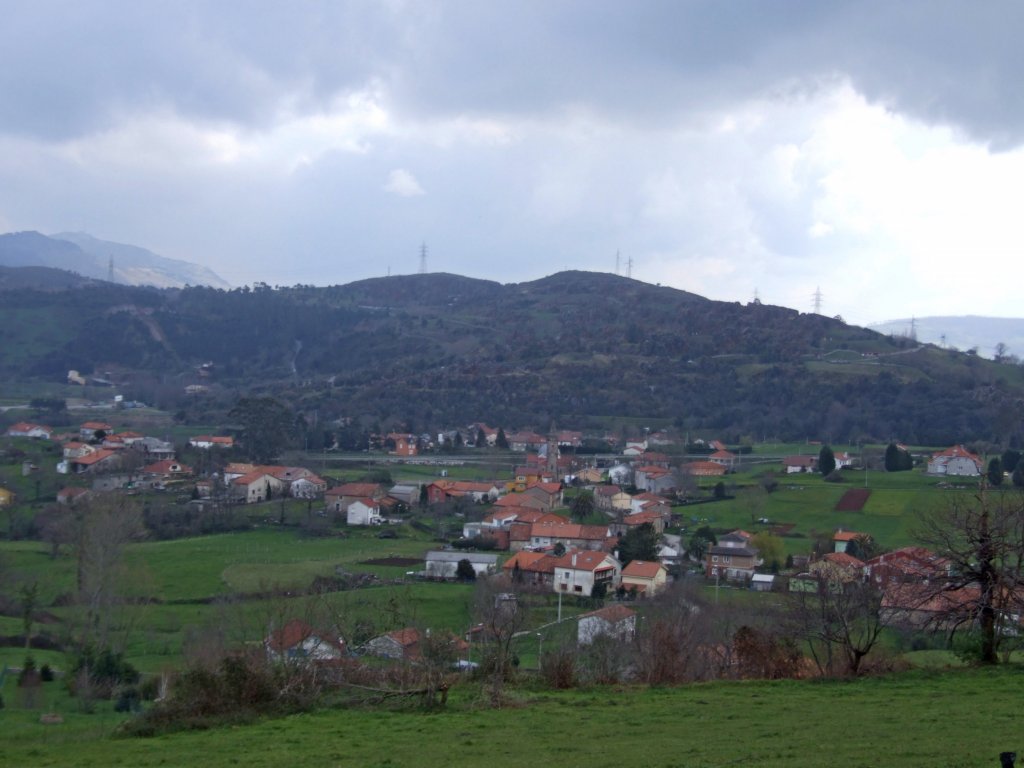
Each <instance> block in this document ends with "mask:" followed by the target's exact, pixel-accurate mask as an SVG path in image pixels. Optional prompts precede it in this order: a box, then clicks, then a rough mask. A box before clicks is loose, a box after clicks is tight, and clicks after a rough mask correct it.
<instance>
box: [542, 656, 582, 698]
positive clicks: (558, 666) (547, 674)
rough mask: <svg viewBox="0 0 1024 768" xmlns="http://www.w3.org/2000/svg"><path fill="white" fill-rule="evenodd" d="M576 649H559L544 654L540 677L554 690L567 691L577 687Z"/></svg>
mask: <svg viewBox="0 0 1024 768" xmlns="http://www.w3.org/2000/svg"><path fill="white" fill-rule="evenodd" d="M576 672H577V670H576V649H575V648H573V647H559V648H556V649H555V650H554V651H549V652H548V653H546V654H544V657H543V658H542V659H541V663H540V676H541V678H542V679H543V680H544V682H545V683H547V684H548V685H549V686H550V687H552V688H558V689H563V690H564V689H566V688H572V687H574V686H575V685H576Z"/></svg>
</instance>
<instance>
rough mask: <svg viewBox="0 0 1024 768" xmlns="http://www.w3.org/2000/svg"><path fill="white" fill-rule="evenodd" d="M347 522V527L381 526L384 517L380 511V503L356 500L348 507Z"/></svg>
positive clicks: (371, 500) (369, 500)
mask: <svg viewBox="0 0 1024 768" xmlns="http://www.w3.org/2000/svg"><path fill="white" fill-rule="evenodd" d="M347 520H348V524H349V525H381V524H382V523H383V522H384V516H383V515H382V514H381V511H380V502H379V501H374V500H373V499H357V500H356V501H353V502H352V503H351V504H349V505H348V513H347Z"/></svg>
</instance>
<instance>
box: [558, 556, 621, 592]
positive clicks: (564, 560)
mask: <svg viewBox="0 0 1024 768" xmlns="http://www.w3.org/2000/svg"><path fill="white" fill-rule="evenodd" d="M621 571H622V566H621V565H620V564H619V561H618V560H616V559H615V558H614V557H612V556H611V555H609V554H608V553H607V552H601V551H598V550H592V549H580V550H577V549H572V550H569V551H568V552H566V553H565V554H564V555H562V556H561V557H560V558H558V560H556V561H555V581H554V589H555V592H564V593H566V594H570V595H582V596H584V597H591V596H592V595H593V592H594V587H596V586H598V585H599V584H600V585H603V586H604V588H605V590H606V591H607V592H611V590H613V589H615V587H617V586H618V584H619V574H620V573H621Z"/></svg>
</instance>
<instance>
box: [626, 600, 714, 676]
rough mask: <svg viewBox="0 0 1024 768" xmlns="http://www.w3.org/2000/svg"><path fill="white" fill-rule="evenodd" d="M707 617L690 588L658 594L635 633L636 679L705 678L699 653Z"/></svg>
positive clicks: (707, 636)
mask: <svg viewBox="0 0 1024 768" xmlns="http://www.w3.org/2000/svg"><path fill="white" fill-rule="evenodd" d="M710 622H711V617H710V615H709V611H708V609H707V606H705V605H703V604H702V603H701V602H700V601H699V599H698V597H697V595H696V594H695V593H694V591H693V590H692V589H688V588H687V587H686V586H684V585H678V586H675V587H673V588H672V589H669V590H666V591H665V592H663V593H662V594H660V595H658V596H657V597H656V598H655V599H654V600H652V601H651V604H650V605H649V606H648V610H647V611H645V612H644V616H643V620H642V621H641V622H640V625H639V626H638V627H637V631H636V640H635V648H636V671H637V677H639V678H640V679H641V680H642V681H644V682H647V683H651V684H664V683H679V682H685V681H689V680H697V679H700V678H702V677H704V676H705V673H706V669H705V665H704V663H703V662H704V657H703V656H702V654H701V653H700V650H701V648H702V647H704V646H705V645H706V644H707V642H708V640H709V639H710Z"/></svg>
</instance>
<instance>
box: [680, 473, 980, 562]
mask: <svg viewBox="0 0 1024 768" xmlns="http://www.w3.org/2000/svg"><path fill="white" fill-rule="evenodd" d="M760 476H761V473H760V472H758V471H752V472H746V473H737V474H736V475H729V476H727V477H726V478H725V479H724V482H726V483H729V484H732V485H734V486H735V487H736V492H735V496H736V497H735V498H733V499H726V500H723V501H718V502H714V503H709V504H699V505H692V506H678V507H675V511H676V512H677V513H678V514H679V515H680V516H681V517H682V520H683V525H684V526H685V527H686V528H687V529H691V530H692V529H693V528H695V527H698V526H700V525H704V524H707V525H710V526H711V527H712V528H714V529H720V530H725V529H734V528H743V529H745V530H748V531H750V532H751V533H756V532H757V531H758V530H761V529H762V528H771V527H774V526H776V525H782V524H792V525H793V528H792V530H791V531H790V532H789V534H788V535H787V536H786V537H784V540H785V542H786V550H787V552H789V553H792V554H800V553H806V552H809V551H810V546H811V543H810V539H811V538H812V537H813V536H814V535H815V534H822V533H829V534H831V533H832V531H834V530H836V529H837V528H840V527H842V528H844V529H846V530H853V531H860V532H863V533H868V534H870V535H871V536H872V537H873V538H874V539H875V540H876V541H877V542H878V543H879V544H880V545H881V546H882V547H884V548H897V547H902V546H906V545H909V544H913V543H914V531H915V528H917V527H918V526H919V516H920V514H922V513H926V512H928V511H929V510H931V509H935V508H938V507H941V506H942V505H945V504H948V503H950V501H951V499H952V498H953V496H954V494H956V493H957V492H958V491H956V490H951V489H948V488H941V487H939V486H940V483H941V479H939V478H935V477H929V476H927V475H925V474H924V473H923V472H921V471H919V470H915V471H911V472H876V471H869V472H866V473H865V472H864V471H861V470H855V471H844V472H843V477H844V478H845V482H842V483H828V482H825V481H824V479H823V478H822V477H821V476H820V475H817V474H813V473H804V474H793V475H786V474H776V480H777V482H778V487H777V489H776V490H775V491H774V492H772V493H765V492H764V491H763V490H761V487H760ZM963 484H965V485H967V486H969V487H970V486H971V485H972V483H971V481H969V480H965V481H964V483H963ZM707 485H708V484H707V483H705V486H707ZM863 487H867V488H869V489H870V490H871V496H870V497H869V498H868V500H867V503H866V504H865V505H864V508H863V509H862V510H861V511H860V512H837V511H836V505H837V504H838V503H839V500H840V499H841V498H842V496H843V494H844V493H846V491H847V490H849V489H851V488H863ZM762 517H764V518H768V520H769V521H770V522H769V524H768V525H767V526H763V525H761V524H759V523H757V522H756V521H757V520H758V519H760V518H762Z"/></svg>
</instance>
